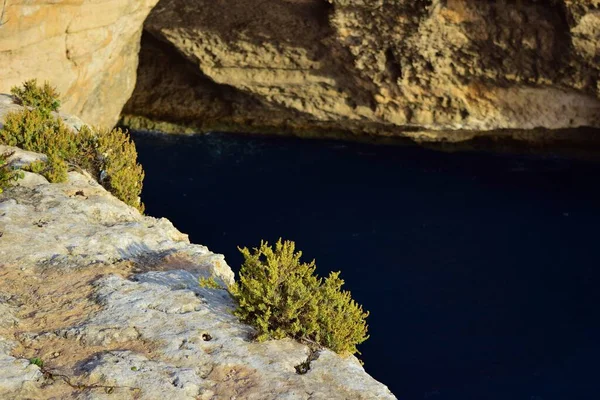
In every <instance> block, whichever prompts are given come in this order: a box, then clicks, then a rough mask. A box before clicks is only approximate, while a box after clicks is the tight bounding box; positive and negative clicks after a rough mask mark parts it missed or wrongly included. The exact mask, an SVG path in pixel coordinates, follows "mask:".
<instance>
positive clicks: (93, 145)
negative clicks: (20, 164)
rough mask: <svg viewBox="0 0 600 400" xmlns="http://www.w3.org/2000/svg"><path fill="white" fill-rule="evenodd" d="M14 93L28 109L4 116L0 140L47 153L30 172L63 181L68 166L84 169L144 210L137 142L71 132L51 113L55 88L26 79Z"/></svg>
mask: <svg viewBox="0 0 600 400" xmlns="http://www.w3.org/2000/svg"><path fill="white" fill-rule="evenodd" d="M12 92H13V94H15V95H16V96H19V95H20V96H22V98H23V99H25V100H21V102H22V103H23V104H28V105H31V107H32V108H26V109H23V110H21V111H18V112H13V113H9V114H8V115H7V116H6V117H5V123H4V128H3V129H1V130H0V143H2V144H6V145H9V146H18V147H20V148H22V149H25V150H29V151H35V152H38V153H44V154H46V155H47V156H48V160H47V162H46V163H40V162H37V163H34V164H33V165H30V166H29V170H31V171H33V172H37V173H40V174H42V175H44V176H45V177H46V178H47V179H48V180H49V181H50V182H63V181H65V180H66V178H67V172H68V171H69V169H70V168H81V169H84V170H86V171H88V172H89V173H90V174H91V175H92V176H93V177H94V178H96V179H97V180H98V181H99V182H100V183H101V184H102V185H103V186H104V187H105V188H106V189H107V190H108V191H110V192H111V193H112V194H114V195H115V196H116V197H117V198H119V199H121V200H122V201H124V202H125V203H127V204H129V205H131V206H133V207H136V208H137V209H139V210H140V211H141V212H143V210H144V205H143V204H142V203H141V202H140V200H139V196H140V193H141V191H142V181H143V179H144V171H143V169H142V166H141V165H140V164H138V163H137V151H136V149H135V144H134V143H133V142H132V141H131V140H130V138H129V135H128V134H127V133H126V132H123V131H121V130H120V129H114V130H106V129H92V128H90V127H88V126H83V127H82V128H81V129H80V130H79V131H78V132H76V131H74V130H73V129H71V128H70V127H68V126H67V125H65V123H64V122H63V121H62V119H61V118H60V117H55V116H53V115H52V114H51V113H50V112H49V110H54V111H56V109H57V108H56V107H57V104H58V103H57V102H53V101H51V99H52V98H53V97H54V96H56V92H55V91H53V89H52V88H51V87H50V86H49V85H47V84H46V85H45V86H44V87H43V88H40V87H37V86H36V82H35V80H32V81H28V82H25V86H24V88H23V89H18V88H13V89H12ZM36 99H37V100H36ZM35 104H38V105H35ZM48 107H50V108H48Z"/></svg>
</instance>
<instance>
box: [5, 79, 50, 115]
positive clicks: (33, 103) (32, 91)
mask: <svg viewBox="0 0 600 400" xmlns="http://www.w3.org/2000/svg"><path fill="white" fill-rule="evenodd" d="M10 92H11V94H12V95H13V96H15V97H16V98H17V101H18V102H19V104H21V105H23V106H26V107H34V108H37V109H39V110H40V111H42V112H44V113H46V114H49V113H50V112H51V111H58V108H59V107H60V100H59V94H58V92H57V91H56V89H55V88H54V87H52V86H50V84H49V83H48V82H44V86H38V84H37V80H36V79H31V80H28V81H25V82H24V83H23V87H16V86H15V87H13V88H12V89H11V90H10Z"/></svg>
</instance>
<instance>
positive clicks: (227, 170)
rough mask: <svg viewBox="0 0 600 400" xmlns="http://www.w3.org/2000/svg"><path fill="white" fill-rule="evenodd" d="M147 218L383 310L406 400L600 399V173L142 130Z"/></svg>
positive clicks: (594, 167) (396, 382)
mask: <svg viewBox="0 0 600 400" xmlns="http://www.w3.org/2000/svg"><path fill="white" fill-rule="evenodd" d="M135 141H136V143H137V145H138V150H139V154H140V160H141V162H142V164H143V165H144V167H145V169H146V180H145V187H144V193H143V200H144V202H145V203H146V207H147V213H148V214H150V215H154V216H164V217H167V218H169V219H170V220H171V221H172V222H173V223H174V224H175V226H177V227H178V228H179V229H180V230H181V231H183V232H186V233H188V234H189V235H190V239H191V240H192V241H193V242H195V243H202V244H205V245H207V246H208V247H209V248H210V249H211V250H213V251H214V252H218V253H223V254H225V256H226V258H227V261H228V263H229V264H230V266H231V267H232V269H233V270H234V271H236V272H237V271H238V269H239V265H240V262H241V256H240V255H239V254H238V252H237V250H236V246H238V245H242V246H256V245H258V244H259V242H260V240H261V239H267V240H269V241H271V242H273V241H275V240H276V239H277V238H279V237H280V236H281V237H283V238H286V239H292V240H295V241H296V243H297V246H298V248H300V249H301V250H303V252H304V255H305V257H306V258H307V259H312V258H316V260H317V265H318V271H319V273H320V274H321V275H326V274H327V273H328V272H329V271H331V270H342V277H343V278H344V279H345V280H346V286H345V288H347V289H349V290H351V291H352V293H353V296H354V297H355V298H356V299H357V300H358V302H359V303H361V304H363V305H364V306H365V308H366V309H368V310H370V311H371V316H370V317H369V320H368V321H369V326H370V334H371V338H370V339H369V340H368V341H367V342H365V343H364V344H363V345H362V346H361V347H360V350H361V352H362V353H363V355H362V359H363V361H364V362H365V368H366V370H367V372H369V373H370V374H371V375H373V376H374V377H375V378H376V379H378V380H380V381H381V382H383V383H385V384H386V385H388V387H389V388H390V389H391V390H392V392H394V394H395V395H396V396H397V397H398V398H399V399H434V400H446V399H453V400H464V399H482V400H484V399H502V400H504V399H506V400H518V399H522V400H551V399H566V400H575V399H600V311H599V306H600V290H599V283H600V272H599V267H600V263H599V260H600V246H599V245H598V243H599V237H600V185H599V184H598V182H599V177H600V163H598V164H597V163H592V162H581V161H574V160H569V159H563V158H557V157H550V156H545V157H541V156H507V155H494V154H482V153H455V154H446V153H440V152H435V151H431V150H426V149H422V148H418V147H384V146H373V145H364V144H348V143H340V142H326V141H302V140H298V139H292V138H287V139H282V138H266V137H242V136H234V135H224V134H211V135H206V136H192V137H177V138H173V137H171V138H161V137H158V136H153V135H147V134H141V133H137V134H135Z"/></svg>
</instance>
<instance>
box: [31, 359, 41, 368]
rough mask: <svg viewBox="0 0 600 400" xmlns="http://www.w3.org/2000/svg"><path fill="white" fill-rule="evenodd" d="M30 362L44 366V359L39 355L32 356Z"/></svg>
mask: <svg viewBox="0 0 600 400" xmlns="http://www.w3.org/2000/svg"><path fill="white" fill-rule="evenodd" d="M29 364H33V365H37V366H38V367H40V368H44V361H43V360H42V359H41V358H39V357H33V358H30V359H29Z"/></svg>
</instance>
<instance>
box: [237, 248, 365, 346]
mask: <svg viewBox="0 0 600 400" xmlns="http://www.w3.org/2000/svg"><path fill="white" fill-rule="evenodd" d="M240 251H241V253H242V255H243V256H244V263H243V265H242V267H241V270H240V273H239V276H240V279H239V282H236V283H235V284H234V285H233V286H231V287H230V292H231V294H232V296H233V297H234V299H236V300H237V303H238V306H237V308H236V310H235V311H234V314H235V315H236V316H237V317H238V318H240V320H241V321H243V322H245V323H248V324H250V325H253V326H254V327H255V328H256V329H257V333H258V334H257V340H258V341H264V340H266V339H269V338H274V339H281V338H284V337H291V338H294V339H297V340H300V341H304V342H307V343H309V344H317V345H319V346H325V347H328V348H330V349H331V350H333V351H335V352H337V353H340V354H354V353H357V352H358V351H357V349H356V346H357V345H358V344H360V343H362V342H364V341H365V340H367V339H368V335H367V324H366V318H367V316H368V312H365V311H363V309H362V306H360V305H358V304H357V303H356V302H355V301H354V300H353V299H352V296H351V294H350V292H348V291H344V290H341V287H342V285H343V284H344V281H343V280H342V279H340V278H339V272H334V273H331V274H330V275H329V277H327V278H325V279H322V278H319V277H318V276H317V275H316V274H315V269H316V265H315V261H314V260H313V261H312V262H310V263H304V262H301V261H300V258H301V256H302V252H300V251H298V252H296V251H295V244H294V242H292V241H282V240H281V239H279V241H278V242H277V243H276V244H275V248H273V247H271V246H269V245H268V243H266V242H261V245H260V247H258V248H255V249H253V250H249V249H248V248H242V249H240Z"/></svg>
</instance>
